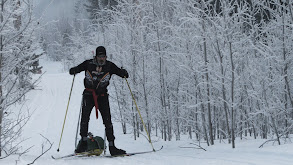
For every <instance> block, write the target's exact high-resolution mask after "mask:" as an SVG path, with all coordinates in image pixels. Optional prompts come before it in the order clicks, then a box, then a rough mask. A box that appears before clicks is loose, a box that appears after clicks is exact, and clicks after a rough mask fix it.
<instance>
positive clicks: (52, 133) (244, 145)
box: [0, 59, 293, 165]
mask: <svg viewBox="0 0 293 165" xmlns="http://www.w3.org/2000/svg"><path fill="white" fill-rule="evenodd" d="M40 63H41V65H43V67H44V68H43V71H46V73H45V74H44V75H43V76H42V79H41V81H40V83H39V85H38V87H37V89H38V90H34V91H31V92H30V93H29V94H28V95H27V96H26V99H27V101H26V103H25V106H23V108H26V109H28V110H29V111H30V112H33V113H32V117H31V119H30V121H29V122H28V123H27V125H26V126H25V128H24V131H23V134H22V137H20V139H27V140H25V141H24V142H23V143H22V144H21V145H22V149H23V150H25V149H26V148H29V147H31V146H33V147H32V148H31V149H30V150H29V152H28V153H26V154H24V155H22V156H20V157H19V156H18V155H12V156H10V157H8V158H5V159H2V160H0V164H1V165H15V164H18V165H25V164H29V163H31V162H32V161H33V160H34V159H35V158H36V157H38V156H39V155H40V153H41V152H42V144H43V145H44V148H43V149H44V150H46V149H47V148H48V146H49V144H48V143H46V140H45V139H44V138H43V137H42V136H41V135H43V136H44V137H46V138H48V139H49V140H50V141H51V142H52V143H54V144H53V147H52V149H51V150H49V151H48V152H47V153H45V154H44V155H43V156H41V157H40V158H39V159H38V160H37V161H36V162H35V163H34V164H35V165H53V164H54V165H83V164H84V165H91V164H100V165H110V164H111V165H112V164H115V165H292V164H293V144H292V143H291V142H288V143H286V144H283V145H280V146H279V145H277V144H272V143H268V144H266V145H264V147H263V148H259V146H260V145H261V144H262V143H264V142H265V141H266V140H264V139H256V140H255V139H253V138H244V139H242V140H240V139H237V141H236V148H235V149H232V147H231V144H228V143H225V142H221V143H220V142H219V141H215V143H216V144H215V145H213V146H207V145H206V143H203V142H202V143H201V146H202V147H203V148H205V149H206V151H204V150H202V149H198V148H197V147H196V146H195V145H192V144H190V143H194V144H199V142H197V141H195V140H194V139H190V138H188V136H187V135H181V140H180V141H175V138H173V140H172V141H167V142H165V141H164V140H162V139H161V138H160V137H155V136H153V137H152V139H153V145H154V147H155V148H160V147H161V146H164V148H163V149H162V150H161V151H158V152H152V153H148V154H141V155H134V156H130V157H117V158H106V157H83V158H76V157H72V158H67V159H61V160H53V159H52V158H51V155H54V156H56V157H57V156H63V155H67V154H71V153H73V151H74V146H75V144H74V143H75V134H76V127H77V120H78V115H79V111H80V104H81V97H82V91H83V89H84V87H83V77H84V73H83V72H82V73H80V74H78V75H77V76H76V78H75V83H74V87H73V92H72V96H71V100H70V105H69V109H68V113H67V119H66V123H65V127H64V132H63V137H62V142H61V146H60V152H57V148H58V144H59V140H60V134H61V130H62V125H63V121H64V116H65V111H66V106H67V102H68V97H69V91H70V87H71V83H72V80H73V76H71V75H69V74H68V71H64V70H63V67H62V65H61V64H60V63H57V62H49V61H47V60H44V59H43V60H41V61H40ZM129 80H130V81H131V78H129ZM112 88H113V87H111V84H110V87H109V89H110V90H109V94H110V95H115V93H114V92H113V89H112ZM129 97H131V96H130V95H129ZM110 106H111V112H112V116H115V113H117V105H116V103H115V100H114V99H111V97H110ZM19 107H20V105H19V106H15V107H13V108H19ZM113 125H114V134H115V137H116V140H115V143H116V146H117V147H118V148H122V149H125V150H126V151H127V152H129V153H131V152H136V151H148V150H152V147H151V145H150V144H149V143H148V141H147V139H146V138H145V136H140V138H138V139H137V140H134V138H133V134H132V131H131V130H132V129H131V126H128V129H127V134H123V133H122V127H121V124H120V123H119V122H116V121H113ZM89 131H91V132H92V133H93V134H94V135H98V136H101V137H104V125H103V123H102V118H101V115H100V114H99V119H98V120H96V118H95V112H94V110H93V111H92V114H91V120H90V125H89ZM40 134H41V135H40ZM143 134H144V135H145V133H143ZM193 136H194V135H193ZM188 147H193V148H188ZM107 154H109V151H108V150H107Z"/></svg>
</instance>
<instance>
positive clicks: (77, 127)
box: [75, 96, 83, 148]
mask: <svg viewBox="0 0 293 165" xmlns="http://www.w3.org/2000/svg"><path fill="white" fill-rule="evenodd" d="M82 102H83V96H82V98H81V103H80V111H79V116H78V121H77V126H76V134H75V148H76V147H77V135H78V129H79V123H80V116H81V112H82Z"/></svg>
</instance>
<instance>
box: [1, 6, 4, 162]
mask: <svg viewBox="0 0 293 165" xmlns="http://www.w3.org/2000/svg"><path fill="white" fill-rule="evenodd" d="M3 9H4V0H2V1H1V11H0V23H1V24H2V23H3ZM2 51H3V36H2V34H0V157H1V156H2V154H1V153H2V140H1V137H2V122H3V111H4V109H3V93H2V92H3V91H2V90H3V89H2V84H3V83H2V62H3V61H2V60H3V53H2Z"/></svg>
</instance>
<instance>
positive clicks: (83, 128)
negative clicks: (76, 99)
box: [80, 92, 115, 142]
mask: <svg viewBox="0 0 293 165" xmlns="http://www.w3.org/2000/svg"><path fill="white" fill-rule="evenodd" d="M82 99H83V102H82V114H81V122H80V136H81V137H87V134H88V125H89V120H90V114H91V111H92V109H93V107H94V106H95V102H94V99H93V95H92V94H91V93H87V92H84V93H83V98H82ZM98 106H99V111H100V114H101V115H102V119H103V123H104V125H105V131H106V136H107V140H108V141H109V142H110V141H114V139H115V136H114V131H113V125H112V121H111V113H110V106H109V97H108V94H107V93H106V94H104V95H98Z"/></svg>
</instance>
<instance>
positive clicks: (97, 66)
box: [69, 46, 128, 155]
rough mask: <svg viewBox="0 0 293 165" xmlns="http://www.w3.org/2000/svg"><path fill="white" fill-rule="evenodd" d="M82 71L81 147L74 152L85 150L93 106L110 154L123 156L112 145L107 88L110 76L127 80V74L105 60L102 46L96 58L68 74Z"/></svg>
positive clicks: (112, 133)
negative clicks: (99, 114) (101, 123)
mask: <svg viewBox="0 0 293 165" xmlns="http://www.w3.org/2000/svg"><path fill="white" fill-rule="evenodd" d="M82 71H85V78H84V86H85V90H84V91H83V98H82V99H83V101H82V117H81V122H80V136H81V145H79V146H78V147H77V148H76V150H75V152H76V153H81V152H85V151H86V149H87V134H88V122H89V118H90V114H91V111H92V108H93V107H94V106H95V107H96V110H97V109H99V111H100V113H101V115H102V118H103V123H104V125H105V130H106V136H107V140H108V143H109V151H110V154H111V155H120V154H125V153H126V151H124V150H122V149H118V148H116V147H115V144H114V139H115V136H114V131H113V125H112V121H111V113H110V106H109V98H108V93H107V91H108V90H107V86H108V85H109V81H110V78H111V76H112V74H116V75H118V76H120V77H122V78H123V77H126V78H128V72H127V71H126V70H125V69H120V68H118V67H117V66H116V65H115V64H114V63H112V62H110V61H108V60H107V54H106V49H105V47H103V46H99V47H97V48H96V56H95V57H94V58H93V59H90V60H86V61H84V62H83V63H81V64H79V65H78V66H76V67H73V68H71V69H70V70H69V74H70V75H75V74H77V73H80V72H82Z"/></svg>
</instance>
